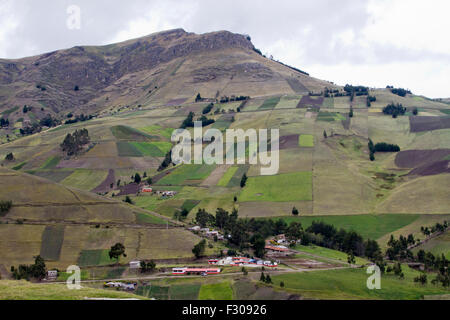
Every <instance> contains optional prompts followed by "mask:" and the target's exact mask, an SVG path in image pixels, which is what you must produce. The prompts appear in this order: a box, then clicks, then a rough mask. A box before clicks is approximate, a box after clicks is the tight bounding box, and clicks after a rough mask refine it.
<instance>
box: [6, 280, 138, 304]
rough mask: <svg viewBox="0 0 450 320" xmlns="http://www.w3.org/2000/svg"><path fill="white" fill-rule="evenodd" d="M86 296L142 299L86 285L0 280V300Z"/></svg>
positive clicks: (60, 298)
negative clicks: (77, 286) (70, 288)
mask: <svg viewBox="0 0 450 320" xmlns="http://www.w3.org/2000/svg"><path fill="white" fill-rule="evenodd" d="M86 298H106V299H142V298H140V297H139V296H137V295H134V294H131V293H126V292H120V291H116V290H114V291H113V290H103V289H93V288H89V287H86V286H83V287H82V288H81V289H80V290H69V289H68V288H67V285H66V284H48V285H42V284H34V283H30V282H27V281H25V280H21V281H7V280H2V281H0V300H86Z"/></svg>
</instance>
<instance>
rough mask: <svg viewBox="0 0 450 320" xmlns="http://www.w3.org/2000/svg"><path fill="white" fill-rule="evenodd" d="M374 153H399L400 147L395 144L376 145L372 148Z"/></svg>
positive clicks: (381, 143) (382, 143)
mask: <svg viewBox="0 0 450 320" xmlns="http://www.w3.org/2000/svg"><path fill="white" fill-rule="evenodd" d="M373 151H374V152H400V147H399V146H398V145H396V144H389V143H386V142H380V143H377V144H376V145H375V146H374V147H373Z"/></svg>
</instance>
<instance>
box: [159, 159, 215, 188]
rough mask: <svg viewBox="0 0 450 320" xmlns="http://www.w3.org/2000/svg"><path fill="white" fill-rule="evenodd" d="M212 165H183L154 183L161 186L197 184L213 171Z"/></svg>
mask: <svg viewBox="0 0 450 320" xmlns="http://www.w3.org/2000/svg"><path fill="white" fill-rule="evenodd" d="M214 169H215V166H214V165H196V164H192V165H183V166H181V167H179V168H177V169H176V170H175V171H173V172H172V173H171V174H169V175H167V176H165V177H164V178H162V179H161V180H159V181H158V183H156V184H157V185H161V186H170V185H183V184H199V183H200V182H201V181H203V180H205V179H206V178H208V177H209V175H210V174H211V173H212V172H213V171H214Z"/></svg>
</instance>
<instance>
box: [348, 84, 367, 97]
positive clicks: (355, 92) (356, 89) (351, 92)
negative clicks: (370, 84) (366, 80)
mask: <svg viewBox="0 0 450 320" xmlns="http://www.w3.org/2000/svg"><path fill="white" fill-rule="evenodd" d="M344 91H345V93H346V94H347V96H350V97H352V98H353V97H355V96H367V95H369V88H367V87H364V86H352V85H349V84H346V85H345V87H344Z"/></svg>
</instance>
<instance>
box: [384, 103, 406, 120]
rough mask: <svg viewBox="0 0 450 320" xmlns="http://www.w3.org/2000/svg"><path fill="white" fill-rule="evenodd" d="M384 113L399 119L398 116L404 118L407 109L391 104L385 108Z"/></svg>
mask: <svg viewBox="0 0 450 320" xmlns="http://www.w3.org/2000/svg"><path fill="white" fill-rule="evenodd" d="M383 113H384V114H386V115H392V118H397V117H398V116H403V115H404V114H405V113H406V108H405V107H403V105H401V104H400V103H397V104H394V103H391V104H388V105H387V106H386V107H384V108H383Z"/></svg>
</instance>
